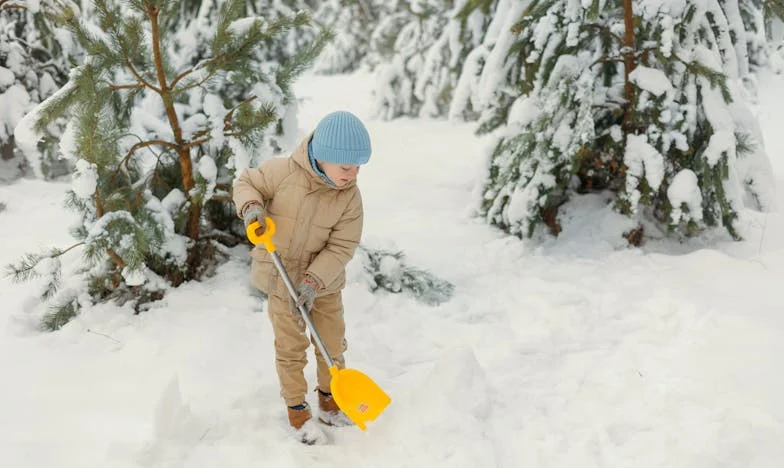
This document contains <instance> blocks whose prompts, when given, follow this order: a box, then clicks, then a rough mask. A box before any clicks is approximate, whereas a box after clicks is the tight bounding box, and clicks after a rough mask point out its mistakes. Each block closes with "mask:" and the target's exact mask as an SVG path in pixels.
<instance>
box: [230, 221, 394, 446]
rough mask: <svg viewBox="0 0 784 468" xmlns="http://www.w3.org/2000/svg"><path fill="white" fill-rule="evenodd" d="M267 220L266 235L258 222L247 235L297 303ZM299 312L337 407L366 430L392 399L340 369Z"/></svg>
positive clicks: (307, 318) (305, 313)
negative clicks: (328, 376)
mask: <svg viewBox="0 0 784 468" xmlns="http://www.w3.org/2000/svg"><path fill="white" fill-rule="evenodd" d="M264 220H265V222H266V223H267V229H266V230H265V231H264V233H263V234H261V235H259V234H257V232H256V230H257V229H259V228H260V227H261V225H260V224H259V223H258V222H254V223H251V224H250V225H249V226H248V230H247V231H246V234H247V236H248V239H250V241H251V242H252V243H253V244H254V245H258V244H264V248H266V249H267V252H269V254H270V256H271V257H272V261H273V262H274V263H275V267H276V268H277V269H278V271H279V272H280V276H281V278H283V282H284V283H286V288H287V289H288V290H289V295H290V296H291V298H292V299H293V300H294V302H295V303H296V302H297V299H298V297H299V295H298V294H297V291H296V289H294V284H292V282H291V278H289V274H288V273H287V272H286V268H284V267H283V262H281V260H280V256H279V255H278V253H277V252H276V251H275V244H274V243H273V242H272V236H273V235H275V222H274V221H272V219H271V218H270V217H266V218H264ZM298 309H299V313H300V314H301V315H302V318H303V319H304V320H305V323H306V324H307V325H308V328H309V329H310V333H311V334H312V335H313V338H314V341H315V342H316V346H318V349H319V351H320V352H321V355H322V356H324V359H325V360H326V361H327V365H328V366H329V373H330V374H331V375H332V382H331V383H330V386H329V390H330V392H332V398H334V399H335V403H337V404H338V407H340V409H341V410H342V411H343V412H344V413H346V416H348V418H349V419H351V420H352V421H353V422H354V424H356V425H357V427H359V428H360V429H362V430H363V431H364V430H365V429H366V427H365V423H366V422H368V421H373V420H374V419H376V417H378V415H379V414H381V412H382V411H384V408H386V407H387V405H389V403H390V402H391V401H392V400H391V399H390V398H389V395H387V394H386V393H385V392H384V390H382V389H381V387H379V386H378V385H377V384H376V383H375V382H373V380H372V379H371V378H370V377H368V376H367V375H365V374H363V373H362V372H360V371H358V370H355V369H338V366H337V365H335V361H333V360H332V357H331V356H330V355H329V353H328V352H327V348H326V347H325V346H324V342H323V341H321V336H319V334H318V330H316V327H315V326H314V325H313V321H312V320H311V318H310V314H309V313H308V311H306V310H305V307H303V306H299V307H298Z"/></svg>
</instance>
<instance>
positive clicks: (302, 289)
mask: <svg viewBox="0 0 784 468" xmlns="http://www.w3.org/2000/svg"><path fill="white" fill-rule="evenodd" d="M318 290H319V284H318V281H316V280H315V279H314V278H313V277H311V276H308V275H305V279H304V280H302V282H301V283H300V284H299V287H298V288H297V294H298V295H299V298H298V299H297V302H296V303H295V304H294V305H295V308H299V306H305V312H310V309H312V308H313V301H315V300H316V293H317V292H318Z"/></svg>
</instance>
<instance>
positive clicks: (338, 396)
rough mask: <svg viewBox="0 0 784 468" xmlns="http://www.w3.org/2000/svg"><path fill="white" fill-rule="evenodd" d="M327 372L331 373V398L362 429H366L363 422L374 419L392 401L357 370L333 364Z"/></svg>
mask: <svg viewBox="0 0 784 468" xmlns="http://www.w3.org/2000/svg"><path fill="white" fill-rule="evenodd" d="M329 372H330V374H332V383H331V384H330V391H331V392H332V398H334V399H335V403H337V404H338V406H339V407H340V409H341V410H342V411H343V412H344V413H346V416H348V418H349V419H350V420H352V421H353V422H354V424H356V425H357V427H358V428H360V429H362V430H363V431H364V430H365V429H366V427H365V423H366V422H368V421H372V420H374V419H376V418H377V417H378V415H379V414H381V412H382V411H384V408H386V407H387V405H389V403H390V402H391V401H392V399H391V398H389V395H387V394H386V393H385V392H384V390H381V387H379V386H378V385H377V384H376V383H375V382H373V380H372V379H371V378H370V377H368V376H367V375H365V374H363V373H362V372H359V371H358V370H355V369H338V368H337V366H333V367H331V368H330V369H329Z"/></svg>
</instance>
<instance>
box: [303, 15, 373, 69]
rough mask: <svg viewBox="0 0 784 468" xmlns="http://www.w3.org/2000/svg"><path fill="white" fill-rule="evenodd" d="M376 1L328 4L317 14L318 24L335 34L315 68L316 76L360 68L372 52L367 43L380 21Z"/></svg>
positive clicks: (317, 60) (315, 16)
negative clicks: (369, 52) (369, 51)
mask: <svg viewBox="0 0 784 468" xmlns="http://www.w3.org/2000/svg"><path fill="white" fill-rule="evenodd" d="M375 3H378V1H377V0H375V1H374V0H327V1H324V2H321V3H320V5H319V6H318V9H317V10H316V12H315V14H314V18H315V21H316V22H318V23H319V24H320V25H321V26H322V27H324V28H325V29H330V30H332V31H334V33H335V37H334V39H333V40H332V41H331V42H330V43H329V44H327V45H326V47H324V50H323V51H322V53H321V55H319V57H318V59H316V62H315V63H314V65H313V71H314V72H316V73H320V74H324V75H330V74H338V73H350V72H353V71H356V70H357V69H359V68H360V66H361V65H362V63H363V60H364V58H365V56H366V55H367V53H368V50H369V42H368V40H367V38H368V37H370V34H371V33H372V30H373V27H374V26H375V24H376V22H377V21H378V13H379V9H378V7H377V6H376V5H375Z"/></svg>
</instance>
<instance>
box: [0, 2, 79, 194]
mask: <svg viewBox="0 0 784 468" xmlns="http://www.w3.org/2000/svg"><path fill="white" fill-rule="evenodd" d="M53 5H54V2H53V1H52V0H43V1H41V2H28V1H25V0H17V1H11V0H0V108H1V109H5V111H4V112H0V158H1V161H2V162H0V166H2V169H0V172H2V173H3V174H2V175H1V176H0V177H2V178H5V179H13V178H14V177H18V176H20V175H22V174H24V173H26V172H28V171H31V172H33V174H35V175H36V176H38V177H43V178H47V179H51V178H55V177H58V176H61V175H64V174H66V173H67V172H68V169H69V168H68V166H67V165H66V164H63V161H62V160H58V158H57V142H58V140H59V136H60V135H61V134H62V131H63V128H64V126H65V119H59V120H58V121H56V122H53V123H52V125H50V126H49V127H48V128H47V129H46V131H45V132H44V134H43V135H41V136H40V137H41V138H30V139H28V138H26V137H27V136H28V135H30V134H31V133H30V132H29V131H28V129H27V128H25V125H24V124H23V125H22V128H20V130H19V137H18V138H17V137H16V136H15V134H14V132H15V129H16V128H17V126H18V125H19V124H20V123H23V117H24V116H25V114H27V112H29V111H30V110H31V109H33V108H34V107H35V106H36V105H37V104H39V103H40V102H41V101H43V100H44V99H46V98H48V97H49V96H51V95H52V94H54V93H55V92H56V91H57V90H58V89H59V88H60V87H61V86H63V85H64V84H65V82H66V81H67V80H68V72H69V70H70V68H71V63H72V62H73V61H76V60H78V58H79V50H78V47H75V46H74V45H73V44H71V40H70V38H69V36H68V34H67V33H65V31H62V30H59V29H58V28H57V27H56V25H55V24H53V22H52V20H51V17H50V14H51V12H52V8H53ZM24 123H26V122H24Z"/></svg>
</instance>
